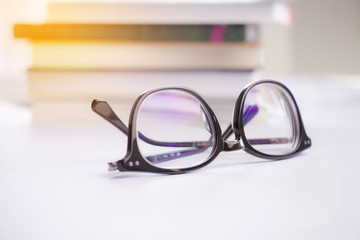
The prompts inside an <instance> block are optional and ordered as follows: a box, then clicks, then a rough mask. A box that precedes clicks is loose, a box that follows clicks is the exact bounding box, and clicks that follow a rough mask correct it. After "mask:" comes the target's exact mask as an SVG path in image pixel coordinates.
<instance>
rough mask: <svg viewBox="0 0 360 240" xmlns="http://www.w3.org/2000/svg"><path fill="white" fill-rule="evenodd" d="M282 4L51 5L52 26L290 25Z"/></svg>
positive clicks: (126, 3)
mask: <svg viewBox="0 0 360 240" xmlns="http://www.w3.org/2000/svg"><path fill="white" fill-rule="evenodd" d="M291 19H292V16H291V9H290V7H289V5H287V4H285V3H282V2H244V1H239V2H231V3H230V2H224V1H220V0H219V1H209V2H206V1H205V2H201V3H200V2H194V3H184V2H172V1H171V2H170V1H154V2H153V3H146V2H133V3H131V2H91V1H89V2H50V3H48V22H49V23H121V24H124V23H129V24H164V23H165V24H240V23H241V24H268V23H276V24H289V23H290V22H291Z"/></svg>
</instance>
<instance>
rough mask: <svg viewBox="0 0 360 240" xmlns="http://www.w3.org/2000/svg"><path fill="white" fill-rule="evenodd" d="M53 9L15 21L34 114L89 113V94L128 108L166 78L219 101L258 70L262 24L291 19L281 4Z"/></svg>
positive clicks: (69, 5)
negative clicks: (26, 51) (43, 17)
mask: <svg viewBox="0 0 360 240" xmlns="http://www.w3.org/2000/svg"><path fill="white" fill-rule="evenodd" d="M47 11H48V19H47V22H44V23H43V24H36V25H34V24H31V23H22V24H16V25H15V26H14V35H15V37H17V38H26V39H28V40H29V41H30V43H31V45H32V48H33V52H32V59H33V62H32V65H31V67H30V68H29V70H28V72H27V74H28V85H29V90H30V94H31V96H32V98H33V110H34V120H35V121H38V120H39V121H41V120H45V121H46V120H52V121H53V120H65V119H68V120H74V119H93V114H92V113H91V110H90V102H91V99H92V98H106V99H109V100H111V101H114V102H115V103H117V104H120V105H121V106H122V107H129V105H131V104H132V101H131V103H130V102H129V99H132V100H134V99H135V98H136V97H137V96H138V95H139V94H140V93H141V92H143V91H145V90H147V89H150V88H154V87H161V86H183V87H189V88H192V89H194V90H195V91H197V92H198V93H199V94H200V95H201V96H203V97H205V99H207V100H208V99H210V101H212V102H213V104H214V103H215V104H214V105H216V106H217V107H218V108H222V105H221V104H218V103H222V100H224V99H226V101H227V100H230V99H231V100H232V101H233V100H234V99H235V98H236V97H237V96H238V94H239V93H240V91H241V89H242V88H243V87H244V86H245V85H246V84H247V83H249V82H250V81H252V80H255V79H256V75H257V71H258V69H261V66H262V64H263V63H262V46H261V42H260V34H259V32H260V27H261V25H262V24H289V23H290V22H291V9H290V7H289V6H288V5H287V4H284V3H280V2H251V3H249V2H247V3H244V2H239V3H236V2H235V3H223V2H221V1H219V2H214V1H211V2H201V3H199V2H198V3H181V2H169V1H166V0H165V1H162V2H161V1H160V2H159V1H157V2H156V3H155V2H154V3H144V2H127V3H124V2H49V3H47ZM226 105H227V104H226ZM229 105H231V108H232V104H229Z"/></svg>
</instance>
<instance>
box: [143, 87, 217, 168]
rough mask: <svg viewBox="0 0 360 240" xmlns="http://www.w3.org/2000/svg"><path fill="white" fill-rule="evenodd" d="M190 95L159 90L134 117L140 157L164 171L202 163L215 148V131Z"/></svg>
mask: <svg viewBox="0 0 360 240" xmlns="http://www.w3.org/2000/svg"><path fill="white" fill-rule="evenodd" d="M205 109H206V108H204V106H202V104H201V103H200V102H199V100H198V99H197V98H196V97H195V96H193V95H192V94H190V93H188V92H186V91H180V90H162V91H157V92H154V93H152V94H150V95H149V96H147V97H146V98H145V99H144V101H143V102H142V103H141V106H140V108H139V112H138V117H137V129H136V131H137V134H138V138H137V144H138V146H139V150H140V152H141V154H142V156H143V157H144V158H145V159H146V160H147V161H148V162H149V163H150V164H152V165H155V166H156V167H159V168H164V169H174V168H188V167H194V166H198V165H199V164H201V163H203V162H205V161H206V160H207V159H208V158H209V156H210V155H211V153H212V150H213V148H214V147H215V136H214V131H213V129H214V127H213V124H212V122H210V121H209V119H210V117H209V114H208V113H207V112H206V110H205Z"/></svg>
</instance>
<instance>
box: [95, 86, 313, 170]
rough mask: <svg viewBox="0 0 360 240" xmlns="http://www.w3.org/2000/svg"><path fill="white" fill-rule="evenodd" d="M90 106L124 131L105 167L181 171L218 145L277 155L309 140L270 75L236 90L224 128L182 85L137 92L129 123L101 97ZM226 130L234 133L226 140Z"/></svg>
mask: <svg viewBox="0 0 360 240" xmlns="http://www.w3.org/2000/svg"><path fill="white" fill-rule="evenodd" d="M91 107H92V110H93V111H94V112H96V113H97V114H99V115H100V116H101V117H103V118H104V119H105V120H107V121H108V122H110V123H111V124H113V125H114V126H115V127H116V128H118V129H119V130H120V131H121V132H123V133H124V134H126V135H127V136H128V147H127V153H126V156H125V158H123V159H121V160H119V161H117V162H110V163H109V171H115V170H119V171H146V172H156V173H184V172H188V171H191V170H195V169H198V168H201V167H204V166H205V165H207V164H209V163H210V162H211V161H213V160H214V159H215V158H216V156H217V155H218V154H219V153H220V152H222V151H233V150H240V149H244V150H245V151H246V152H248V153H250V154H252V155H255V156H257V157H261V158H267V159H271V160H280V159H285V158H289V157H291V156H293V155H294V154H296V153H299V152H301V151H303V150H305V149H307V148H309V147H310V146H311V140H310V138H309V137H308V136H307V135H306V133H305V129H304V126H303V122H302V119H301V116H300V112H299V109H298V106H297V104H296V102H295V99H294V97H293V95H292V94H291V92H290V90H289V89H288V88H287V87H285V86H284V85H283V84H281V83H279V82H276V81H272V80H263V81H258V82H254V83H252V84H249V85H248V86H246V87H245V88H244V89H243V90H242V91H241V93H240V95H239V97H238V99H237V101H236V103H235V107H234V112H233V122H232V124H230V125H229V127H228V128H227V129H226V130H225V131H224V133H222V132H221V128H220V124H219V122H218V120H217V118H216V116H215V114H214V112H213V111H212V110H211V108H210V107H209V105H208V104H207V103H206V102H205V101H204V100H203V99H202V98H201V97H200V96H199V95H198V94H197V93H195V92H194V91H192V90H190V89H187V88H180V87H173V88H172V87H168V88H159V89H152V90H149V91H147V92H145V93H143V94H142V95H141V96H140V97H138V98H137V100H136V101H135V103H134V105H133V108H132V110H131V114H130V120H129V128H127V127H126V125H125V124H124V123H123V122H122V121H121V120H120V119H119V118H118V116H117V115H116V114H115V112H114V111H113V110H112V109H111V107H110V106H109V104H108V103H107V102H106V101H104V100H99V99H94V100H93V102H92V105H91ZM232 134H234V135H235V139H234V140H233V141H228V138H229V137H230V136H231V135H232Z"/></svg>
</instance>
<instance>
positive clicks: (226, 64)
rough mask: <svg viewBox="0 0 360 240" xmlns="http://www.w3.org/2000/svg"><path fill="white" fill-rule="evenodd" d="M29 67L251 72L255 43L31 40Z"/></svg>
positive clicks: (257, 58)
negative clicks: (30, 63)
mask: <svg viewBox="0 0 360 240" xmlns="http://www.w3.org/2000/svg"><path fill="white" fill-rule="evenodd" d="M32 46H33V67H39V68H47V69H49V68H56V69H60V68H68V69H83V68H85V69H91V68H94V69H124V70H133V69H145V70H146V69H157V70H160V69H161V70H165V69H176V70H180V69H192V70H195V69H218V70H219V69H221V70H251V69H254V68H256V67H258V66H259V65H260V59H261V54H260V53H261V48H260V45H259V44H258V43H233V42H232V43H219V44H214V43H209V42H197V43H195V42H186V43H183V42H144V43H142V42H141V43H139V42H138V43H131V42H123V41H46V40H43V41H41V40H39V41H35V40H34V41H32Z"/></svg>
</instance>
